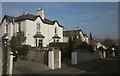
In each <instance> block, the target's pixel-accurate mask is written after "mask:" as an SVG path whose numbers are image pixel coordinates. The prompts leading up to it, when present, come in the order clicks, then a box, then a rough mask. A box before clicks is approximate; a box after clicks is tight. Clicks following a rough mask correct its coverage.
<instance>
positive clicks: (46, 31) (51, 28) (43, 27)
mask: <svg viewBox="0 0 120 76" xmlns="http://www.w3.org/2000/svg"><path fill="white" fill-rule="evenodd" d="M37 23H40V32H41V34H42V35H44V36H45V38H44V39H43V46H44V47H46V46H47V45H48V44H49V43H50V42H53V39H52V37H53V36H54V35H55V26H56V27H57V34H58V36H60V37H61V39H60V42H63V28H62V27H59V26H58V24H57V23H55V24H54V25H49V24H44V23H43V22H42V21H41V19H40V18H39V17H38V18H37V19H36V20H35V21H30V20H26V27H24V28H26V37H27V40H26V43H27V44H29V45H31V46H35V40H34V38H33V36H34V35H35V34H36V27H37Z"/></svg>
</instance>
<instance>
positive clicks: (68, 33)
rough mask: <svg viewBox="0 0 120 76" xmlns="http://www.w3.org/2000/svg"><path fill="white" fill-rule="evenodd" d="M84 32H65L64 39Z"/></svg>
mask: <svg viewBox="0 0 120 76" xmlns="http://www.w3.org/2000/svg"><path fill="white" fill-rule="evenodd" d="M80 31H82V30H68V31H64V32H63V36H64V37H73V36H75V35H79V32H80Z"/></svg>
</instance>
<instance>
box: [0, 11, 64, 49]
mask: <svg viewBox="0 0 120 76" xmlns="http://www.w3.org/2000/svg"><path fill="white" fill-rule="evenodd" d="M20 30H21V31H24V33H25V36H26V41H25V44H26V45H31V46H37V47H40V46H42V47H47V46H48V44H49V43H50V42H53V41H57V42H63V26H61V25H60V24H59V23H58V21H57V20H54V21H51V20H48V19H46V18H45V16H44V10H43V9H39V10H37V15H32V14H23V15H20V16H18V17H12V16H7V15H5V16H4V18H3V19H2V21H1V24H0V36H3V35H4V34H5V33H7V34H8V39H9V40H10V39H11V37H12V36H13V34H15V33H16V32H19V31H20Z"/></svg>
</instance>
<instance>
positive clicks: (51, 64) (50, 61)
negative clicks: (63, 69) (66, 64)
mask: <svg viewBox="0 0 120 76" xmlns="http://www.w3.org/2000/svg"><path fill="white" fill-rule="evenodd" d="M48 66H49V68H50V69H54V51H49V53H48Z"/></svg>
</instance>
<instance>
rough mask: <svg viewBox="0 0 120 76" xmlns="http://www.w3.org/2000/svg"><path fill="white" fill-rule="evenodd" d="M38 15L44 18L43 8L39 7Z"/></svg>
mask: <svg viewBox="0 0 120 76" xmlns="http://www.w3.org/2000/svg"><path fill="white" fill-rule="evenodd" d="M37 15H38V16H40V17H41V18H42V19H43V20H44V10H43V9H40V8H39V9H38V10H37Z"/></svg>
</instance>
